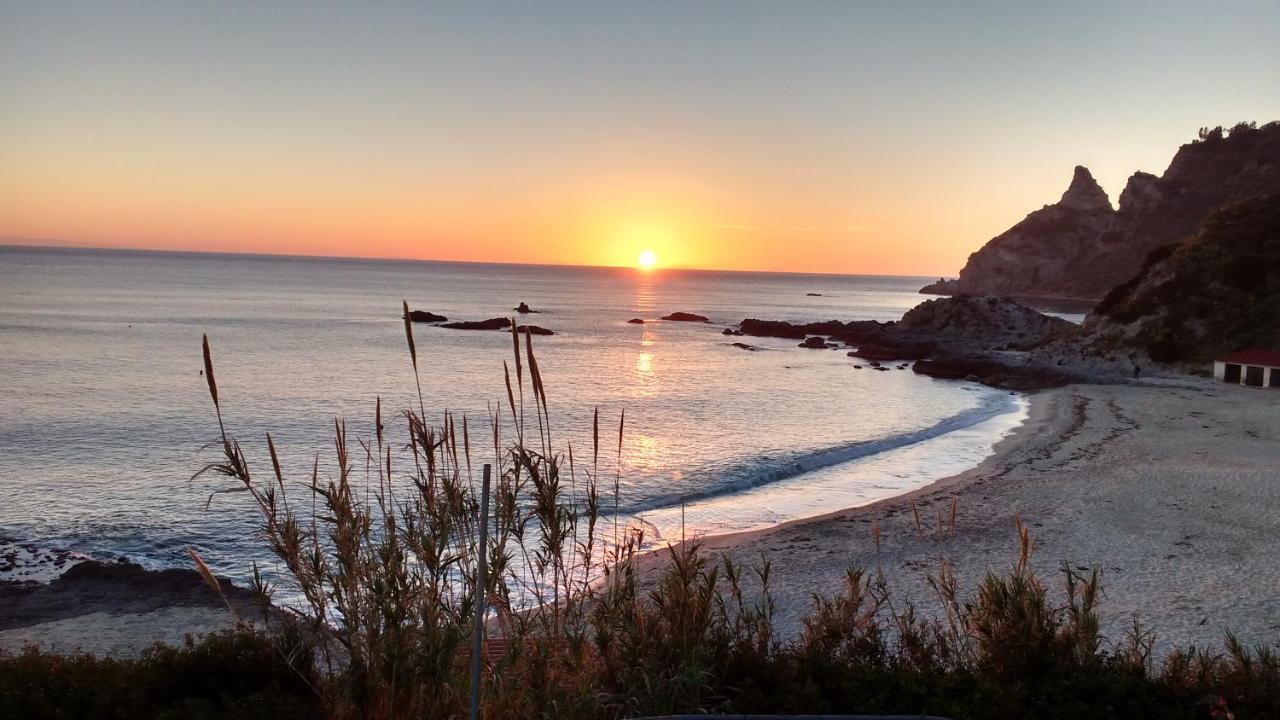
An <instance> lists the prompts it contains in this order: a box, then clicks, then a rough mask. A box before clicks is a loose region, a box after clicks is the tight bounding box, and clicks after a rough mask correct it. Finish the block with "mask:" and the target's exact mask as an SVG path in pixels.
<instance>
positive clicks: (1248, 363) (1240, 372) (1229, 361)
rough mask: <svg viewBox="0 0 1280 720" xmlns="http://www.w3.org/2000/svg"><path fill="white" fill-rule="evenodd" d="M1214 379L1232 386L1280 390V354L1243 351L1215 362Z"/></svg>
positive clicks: (1269, 351)
mask: <svg viewBox="0 0 1280 720" xmlns="http://www.w3.org/2000/svg"><path fill="white" fill-rule="evenodd" d="M1213 377H1214V379H1217V380H1221V381H1222V382H1225V383H1231V384H1232V385H1252V386H1253V387H1273V388H1280V352H1276V351H1275V350H1241V351H1239V352H1233V353H1231V354H1230V355H1227V356H1226V357H1223V358H1220V359H1218V360H1214V361H1213Z"/></svg>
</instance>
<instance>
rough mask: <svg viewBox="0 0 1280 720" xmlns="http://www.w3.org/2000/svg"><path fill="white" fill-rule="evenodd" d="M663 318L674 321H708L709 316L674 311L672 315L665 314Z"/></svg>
mask: <svg viewBox="0 0 1280 720" xmlns="http://www.w3.org/2000/svg"><path fill="white" fill-rule="evenodd" d="M662 319H663V320H671V321H673V322H708V320H707V318H706V317H704V316H702V315H695V314H693V313H687V312H673V313H671V314H670V315H663V316H662Z"/></svg>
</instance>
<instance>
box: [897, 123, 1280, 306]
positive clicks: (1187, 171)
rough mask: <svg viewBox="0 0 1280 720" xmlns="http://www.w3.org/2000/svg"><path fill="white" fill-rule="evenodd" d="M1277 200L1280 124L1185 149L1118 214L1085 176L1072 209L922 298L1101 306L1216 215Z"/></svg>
mask: <svg viewBox="0 0 1280 720" xmlns="http://www.w3.org/2000/svg"><path fill="white" fill-rule="evenodd" d="M1276 192H1280V123H1271V124H1269V125H1267V126H1264V127H1262V128H1259V129H1240V130H1236V131H1233V132H1232V133H1231V134H1230V136H1228V137H1225V138H1223V137H1221V135H1211V136H1210V137H1209V138H1208V139H1206V140H1203V141H1200V142H1194V143H1189V144H1187V145H1183V146H1182V147H1181V148H1180V149H1179V150H1178V152H1177V154H1176V155H1174V158H1173V161H1172V162H1171V163H1170V164H1169V167H1168V169H1167V170H1165V172H1164V175H1162V176H1160V177H1156V176H1154V175H1151V174H1149V173H1144V172H1138V173H1134V174H1133V176H1132V177H1130V178H1129V182H1128V183H1127V184H1126V185H1125V188H1124V190H1123V191H1122V192H1121V193H1120V197H1119V208H1118V209H1116V210H1112V209H1111V206H1110V204H1109V203H1108V202H1107V196H1106V194H1105V193H1104V192H1103V191H1102V189H1101V188H1100V187H1098V185H1097V183H1095V182H1094V181H1093V178H1092V176H1091V175H1090V174H1089V171H1088V170H1086V169H1085V168H1083V167H1077V168H1076V172H1075V176H1074V177H1073V178H1072V181H1071V186H1070V187H1069V188H1068V189H1067V192H1066V193H1064V194H1063V196H1062V200H1060V201H1059V202H1058V203H1056V204H1054V205H1047V206H1045V207H1044V208H1042V209H1040V210H1037V211H1035V212H1033V213H1031V214H1030V215H1028V216H1027V217H1026V219H1024V220H1023V221H1022V222H1020V223H1018V224H1017V225H1014V226H1013V227H1012V228H1010V229H1009V230H1007V231H1005V232H1004V233H1002V234H1000V235H998V236H996V237H995V238H993V239H992V240H991V241H989V242H988V243H987V244H986V245H984V246H983V247H982V248H981V249H980V250H978V251H977V252H975V253H973V254H972V255H970V256H969V261H968V263H967V264H966V265H965V267H964V269H962V270H961V271H960V278H959V279H958V280H947V281H939V282H937V283H934V284H932V285H929V286H927V287H925V288H923V289H922V290H921V292H924V293H932V294H939V295H955V294H961V293H966V294H973V295H1012V296H1022V297H1043V298H1064V299H1077V300H1094V301H1096V300H1098V299H1100V298H1102V297H1103V296H1104V295H1106V293H1107V292H1108V291H1109V290H1110V289H1111V288H1113V287H1115V286H1116V285H1119V284H1120V283H1123V282H1125V281H1127V280H1129V279H1130V278H1132V277H1133V276H1134V274H1136V273H1137V272H1138V271H1139V270H1140V269H1141V268H1142V263H1143V259H1144V258H1146V257H1147V255H1148V254H1149V253H1150V252H1151V251H1152V250H1154V249H1155V248H1158V247H1161V246H1164V245H1169V244H1172V243H1177V242H1180V241H1182V240H1185V239H1187V238H1188V237H1190V236H1191V235H1193V234H1194V233H1195V232H1196V230H1197V229H1198V228H1200V226H1201V225H1202V224H1203V223H1204V222H1205V220H1206V218H1207V217H1208V216H1209V214H1210V213H1212V212H1213V211H1214V210H1216V209H1218V208H1220V207H1223V206H1225V205H1230V204H1232V203H1236V202H1240V201H1243V200H1248V199H1250V198H1255V197H1259V196H1262V195H1268V194H1272V193H1276Z"/></svg>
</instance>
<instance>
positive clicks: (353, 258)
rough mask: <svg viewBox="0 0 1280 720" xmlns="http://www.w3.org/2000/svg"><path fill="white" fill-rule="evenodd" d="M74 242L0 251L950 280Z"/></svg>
mask: <svg viewBox="0 0 1280 720" xmlns="http://www.w3.org/2000/svg"><path fill="white" fill-rule="evenodd" d="M68 242H71V241H63V240H49V241H48V242H47V243H46V242H45V239H44V238H26V237H20V236H12V235H0V249H5V250H35V251H51V252H64V251H80V252H102V253H118V254H136V255H154V256H169V257H172V256H182V257H191V256H203V257H219V258H236V259H250V260H253V259H261V260H298V261H332V260H341V261H347V262H367V263H388V264H392V263H415V264H423V265H475V266H488V267H520V268H535V269H572V270H626V271H631V272H649V273H657V274H660V273H670V272H677V273H706V274H731V275H773V276H796V277H838V278H893V279H911V280H924V281H926V282H929V281H933V280H936V279H938V278H939V277H942V278H948V277H949V276H947V275H937V274H932V273H923V274H905V275H895V274H887V273H839V272H806V271H803V270H746V269H734V268H702V267H689V266H663V267H659V268H655V269H652V270H645V271H641V270H639V269H638V268H635V267H633V266H630V265H573V264H568V263H521V262H499V261H493V260H439V259H433V258H408V257H404V258H402V257H371V256H361V255H309V254H304V253H296V254H295V253H255V252H223V251H217V250H180V249H159V248H133V247H111V246H103V245H75V244H67V243H68Z"/></svg>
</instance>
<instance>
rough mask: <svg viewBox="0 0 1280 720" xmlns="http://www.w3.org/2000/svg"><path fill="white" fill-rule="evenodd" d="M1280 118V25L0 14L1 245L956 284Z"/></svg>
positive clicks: (884, 9) (1075, 8)
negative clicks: (981, 250) (1203, 131)
mask: <svg viewBox="0 0 1280 720" xmlns="http://www.w3.org/2000/svg"><path fill="white" fill-rule="evenodd" d="M1277 119H1280V3H1276V2H1274V0H1267V1H1265V2H1228V3H1206V2H1203V0H1200V1H1198V2H1160V3H1150V4H1147V3H1140V2H1129V3H1111V2H1105V3H1104V2H1082V3H1052V4H1048V3H1045V4H1033V3H1025V2H1014V3H996V2H966V3H958V2H937V3H933V2H884V3H880V2H851V1H850V2H837V3H827V2H816V1H808V0H806V1H804V2H787V3H784V2H777V3H756V2H715V1H710V0H708V1H705V2H685V3H676V2H646V3H638V2H629V3H594V2H582V3H565V2H546V3H529V2H515V3H510V4H506V3H481V2H476V3H470V2H469V3H441V4H428V3H421V2H405V3H396V2H383V3H367V4H365V3H359V4H357V3H352V4H336V3H333V4H331V3H320V2H317V3H256V4H255V3H209V4H199V3H194V2H191V3H186V2H184V3H167V2H166V3H154V4H135V3H125V2H113V3H84V4H71V3H61V2H40V3H27V2H15V1H14V0H0V237H7V238H10V239H11V240H10V241H13V240H12V239H13V238H17V239H19V240H18V241H21V242H41V243H46V242H47V243H50V244H66V245H88V246H96V247H130V248H148V249H175V250H198V251H217V252H223V251H225V252H260V253H287V254H307V255H343V256H359V257H403V258H422V259H439V260H476V261H493V262H518V263H556V264H584V265H631V264H634V263H635V262H636V258H637V257H638V255H639V253H640V252H641V251H642V250H645V249H651V250H652V251H653V252H654V253H655V255H656V256H657V260H658V265H659V266H666V267H700V268H720V269H748V270H771V271H796V272H840V273H855V274H898V275H931V276H932V275H954V274H955V273H956V272H957V271H958V270H959V268H960V267H961V266H962V265H963V264H964V261H965V258H966V257H967V256H968V254H969V253H970V252H972V251H974V250H976V249H977V248H978V247H980V246H981V245H982V244H983V243H984V242H985V241H986V240H987V239H989V238H990V237H992V236H994V235H996V234H998V233H1000V232H1001V231H1003V230H1004V229H1006V228H1007V227H1009V226H1010V225H1012V224H1013V223H1015V222H1017V221H1018V220H1020V219H1021V218H1022V217H1023V216H1025V215H1026V213H1028V212H1030V211H1032V210H1034V209H1037V208H1039V207H1041V206H1042V205H1044V204H1046V203H1050V202H1054V201H1056V200H1057V199H1058V197H1059V196H1060V195H1061V193H1062V191H1063V190H1065V189H1066V187H1067V185H1068V183H1069V181H1070V179H1071V175H1072V169H1073V168H1074V166H1075V165H1077V164H1082V165H1086V166H1088V167H1089V168H1090V169H1091V170H1092V171H1093V174H1094V176H1095V177H1096V178H1097V179H1098V180H1099V182H1100V183H1101V184H1102V186H1103V187H1104V189H1105V190H1106V191H1107V192H1108V194H1109V195H1110V196H1111V198H1112V200H1113V202H1114V201H1115V199H1116V198H1117V197H1118V195H1119V193H1120V190H1121V189H1122V188H1123V185H1124V182H1125V180H1126V178H1127V177H1128V176H1129V175H1130V174H1131V173H1132V172H1133V171H1135V170H1145V171H1150V172H1155V173H1157V174H1158V173H1160V172H1162V171H1163V170H1164V168H1165V167H1166V166H1167V165H1168V163H1169V160H1170V158H1171V157H1172V156H1173V153H1174V152H1175V151H1176V149H1177V147H1178V146H1179V145H1181V144H1182V143H1185V142H1188V141H1190V140H1191V139H1192V138H1194V137H1195V134H1196V131H1197V129H1198V128H1200V127H1201V126H1213V125H1219V124H1224V125H1230V124H1234V123H1235V122H1236V121H1239V120H1254V121H1258V123H1259V124H1262V123H1265V122H1268V121H1271V120H1277Z"/></svg>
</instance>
